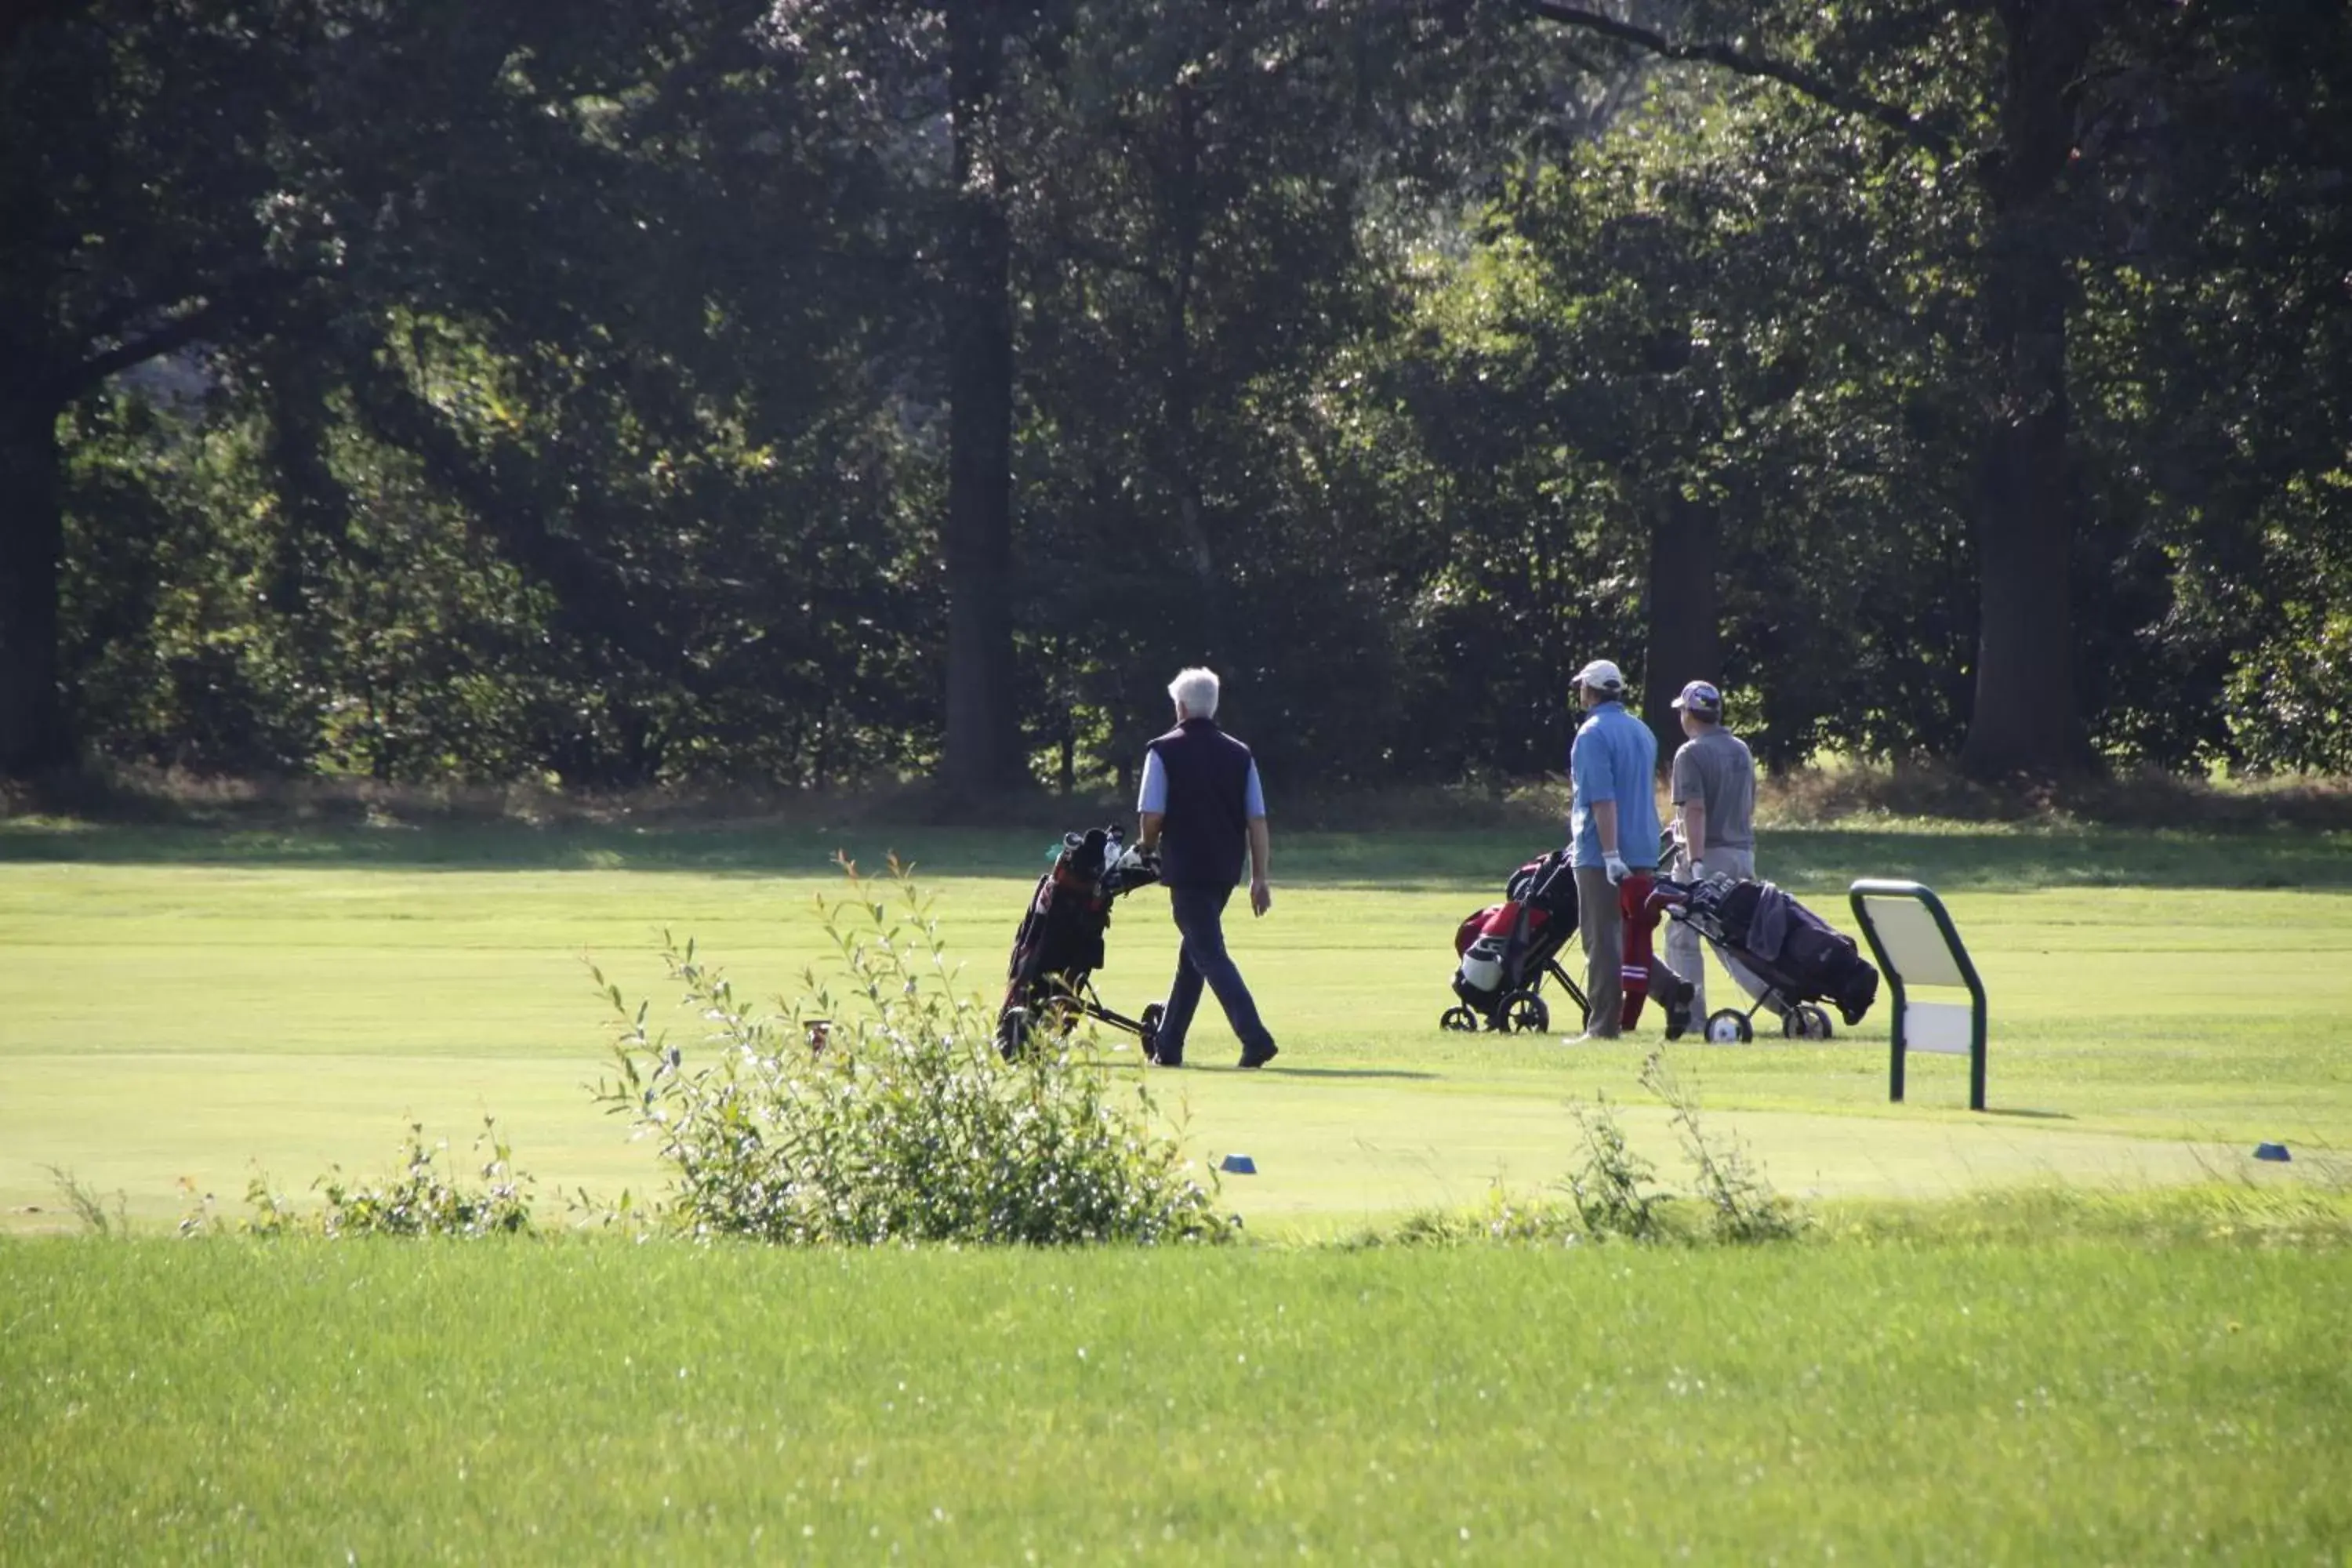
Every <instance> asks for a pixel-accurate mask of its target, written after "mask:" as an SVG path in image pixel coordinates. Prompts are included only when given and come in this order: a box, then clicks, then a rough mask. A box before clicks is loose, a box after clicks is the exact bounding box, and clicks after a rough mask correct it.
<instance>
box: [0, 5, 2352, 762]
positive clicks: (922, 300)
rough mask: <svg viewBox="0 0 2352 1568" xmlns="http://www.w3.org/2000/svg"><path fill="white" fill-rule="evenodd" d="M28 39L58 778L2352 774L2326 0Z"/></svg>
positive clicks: (32, 646)
mask: <svg viewBox="0 0 2352 1568" xmlns="http://www.w3.org/2000/svg"><path fill="white" fill-rule="evenodd" d="M0 17H5V20H0V776H5V777H8V778H15V779H18V780H30V779H39V778H46V777H54V776H58V775H59V774H68V775H70V774H73V773H79V772H88V771H90V770H93V769H103V768H105V767H107V766H110V765H120V764H145V765H153V766H163V767H169V768H176V769H182V770H188V771H192V772H194V773H221V774H229V775H240V776H247V777H271V776H288V775H291V776H303V775H314V774H328V775H357V776H360V777H363V778H371V779H376V780H383V781H388V782H395V783H436V782H442V783H483V782H497V781H517V780H520V781H530V782H532V783H534V784H553V785H559V786H562V787H566V788H574V787H576V788H582V789H629V788H639V787H646V786H664V785H684V784H759V785H762V786H768V787H782V788H822V789H834V788H841V787H847V786H854V785H858V784H869V783H873V782H875V781H878V780H884V779H909V778H937V779H939V780H940V781H942V782H943V783H945V784H947V785H948V786H950V788H952V789H954V790H956V791H959V792H967V793H968V792H990V791H995V790H1000V789H1004V788H1008V787H1014V786H1018V785H1021V784H1024V783H1027V784H1044V785H1046V786H1049V787H1058V788H1061V789H1065V790H1068V789H1075V788H1091V787H1096V786H1098V785H1100V784H1105V783H1107V782H1109V781H1112V780H1115V779H1116V780H1122V781H1123V780H1124V779H1125V777H1126V776H1127V772H1126V771H1127V770H1128V769H1129V768H1130V767H1131V766H1132V765H1133V763H1134V761H1135V758H1136V755H1137V753H1138V752H1139V747H1140V746H1141V744H1142V742H1143V741H1144V740H1145V739H1147V738H1148V737H1149V736H1150V735H1151V734H1153V733H1155V732H1157V731H1158V730H1159V729H1160V728H1161V727H1162V726H1164V723H1165V721H1166V703H1165V699H1164V696H1163V695H1162V688H1163V686H1164V684H1165V682H1166V680H1167V679H1168V677H1169V675H1170V674H1171V673H1172V672H1173V670H1174V669H1175V668H1177V667H1178V666H1179V665H1180V664H1182V663H1187V662H1192V661H1197V660H1206V661H1208V662H1210V663H1212V664H1213V665H1214V666H1216V667H1217V668H1219V669H1220V670H1222V671H1223V673H1224V674H1225V676H1226V678H1227V682H1228V691H1229V698H1228V712H1227V717H1228V719H1229V721H1230V722H1231V724H1232V725H1233V727H1234V729H1235V730H1236V731H1239V732H1241V733H1243V734H1244V735H1245V736H1246V737H1247V738H1248V739H1249V740H1250V741H1251V742H1252V743H1253V744H1254V746H1255V747H1256V749H1257V750H1258V752H1259V753H1260V754H1261V756H1262V757H1264V758H1265V759H1266V765H1267V768H1268V771H1269V776H1270V777H1276V776H1288V777H1292V778H1297V777H1303V776H1311V777H1312V778H1314V779H1316V780H1318V781H1319V782H1320V783H1322V784H1328V785H1331V786H1349V785H1364V784H1426V783H1445V782H1453V781H1459V780H1464V779H1473V780H1475V779H1481V778H1508V777H1521V776H1526V775H1529V774H1533V773H1540V772H1542V771H1544V770H1547V769H1557V768H1558V767H1559V766H1560V765H1561V763H1562V759H1563V757H1564V748H1565V746H1566V742H1567V738H1568V734H1569V715H1568V709H1567V702H1566V694H1565V686H1566V680H1567V678H1568V676H1569V675H1570V673H1571V672H1572V671H1573V670H1574V669H1575V668H1577V667H1578V666H1579V665H1580V664H1581V663H1583V662H1584V661H1585V660H1586V659H1588V658H1593V657H1596V656H1608V657H1613V658H1617V659H1619V660H1620V662H1622V663H1623V664H1624V665H1625V666H1626V667H1627V668H1628V671H1629V673H1630V674H1632V675H1633V676H1634V678H1635V679H1638V680H1641V681H1642V682H1643V685H1644V688H1645V695H1646V698H1647V701H1648V704H1649V709H1650V713H1651V716H1652V717H1653V719H1654V721H1661V722H1663V721H1664V720H1665V719H1666V718H1667V717H1668V715H1667V714H1666V712H1665V710H1664V707H1663V704H1664V700H1665V698H1667V697H1668V696H1671V694H1672V693H1673V691H1674V690H1675V689H1677V688H1678V687H1679V686H1680V684H1681V682H1682V681H1683V680H1685V679H1688V678H1690V677H1692V676H1696V675H1712V676H1714V677H1716V678H1717V679H1720V680H1721V681H1722V682H1723V683H1724V684H1725V685H1726V687H1727V689H1728V691H1729V693H1730V696H1731V701H1732V709H1733V718H1734V720H1735V721H1737V722H1738V724H1739V725H1740V727H1741V728H1742V730H1743V731H1745V732H1746V733H1747V734H1748V736H1749V738H1750V739H1751V741H1752V742H1754V743H1755V745H1756V746H1757V749H1758V751H1759V754H1760V755H1762V756H1764V757H1765V758H1766V759H1767V760H1768V761H1769V762H1770V763H1775V764H1780V765H1784V766H1785V765H1789V764H1793V763H1801V762H1803V761H1805V760H1807V759H1809V758H1811V757H1814V756H1816V755H1818V754H1821V753H1822V752H1838V753H1841V754H1845V755H1852V756H1860V757H1865V758H1882V759H1883V758H1890V757H1891V758H1905V759H1909V758H1942V759H1950V760H1953V761H1955V762H1957V763H1958V764H1959V765H1960V766H1961V767H1962V768H1964V769H1965V770H1966V771H1967V772H1968V773H1971V774H1974V775H1976V776H1978V777H1980V778H1988V779H2008V778H2014V777H2016V776H2019V775H2031V776H2036V777H2049V776H2055V775H2065V774H2070V773H2083V772H2084V771H2087V770H2098V769H2105V768H2112V767H2115V766H2116V765H2117V764H2133V765H2154V766H2157V767H2160V768H2164V769H2168V770H2175V771H2180V772H2201V771H2203V770H2207V769H2210V768H2211V767H2213V766H2215V765H2217V764H2227V765H2229V766H2231V768H2233V769H2236V770H2240V771H2255V772H2276V771H2282V770H2310V771H2316V772H2329V773H2345V772H2347V771H2352V724H2347V719H2352V711H2347V709H2352V697H2347V693H2348V692H2352V184H2347V175H2352V7H2347V6H2346V5H2343V4H2342V3H2341V0H2214V3H2210V4H2208V3H2204V0H1946V3H1942V4H1934V5H1922V4H1912V3H1907V0H1862V3H1845V0H1832V3H1828V4H1818V3H1816V4H1803V5H1797V4H1779V3H1768V4H1759V5H1721V4H1713V3H1710V0H1654V3H1643V0H1636V3H1633V4H1628V5H1616V6H1609V7H1602V6H1592V7H1586V6H1578V5H1559V4H1549V3H1539V0H1102V3H1093V0H945V3H940V4H933V5H913V4H901V3H899V0H766V3H763V4H750V5H747V4H740V3H736V0H660V3H654V0H570V3H566V4H561V5H557V4H548V3H530V4H510V5H480V4H478V3H473V0H248V3H246V4H241V5H230V4H226V3H220V0H163V3H160V4H132V3H131V0H29V3H27V0H12V3H11V4H10V5H8V7H7V8H6V9H5V12H0Z"/></svg>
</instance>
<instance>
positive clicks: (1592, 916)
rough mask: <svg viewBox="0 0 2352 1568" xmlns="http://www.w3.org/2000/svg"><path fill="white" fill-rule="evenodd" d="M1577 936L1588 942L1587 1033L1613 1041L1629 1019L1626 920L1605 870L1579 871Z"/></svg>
mask: <svg viewBox="0 0 2352 1568" xmlns="http://www.w3.org/2000/svg"><path fill="white" fill-rule="evenodd" d="M1576 934H1577V935H1578V936H1579V937H1580V938H1582V939H1583V942H1584V999H1585V1001H1586V1002H1588V1003H1589V1004H1591V1007H1592V1016H1591V1020H1590V1021H1589V1022H1588V1023H1587V1024H1586V1025H1585V1032H1586V1033H1587V1034H1590V1035H1592V1036H1595V1037H1598V1038H1601V1039H1604V1040H1613V1039H1615V1038H1616V1037H1617V1036H1618V1034H1619V1033H1620V1027H1619V1026H1620V1021H1621V1020H1622V1019H1623V1017H1624V1016H1625V917H1624V915H1623V913H1622V911H1621V910H1619V909H1618V907H1617V889H1615V888H1614V887H1612V885H1611V884H1610V881H1609V872H1608V870H1607V868H1604V867H1601V866H1579V867H1578V868H1576Z"/></svg>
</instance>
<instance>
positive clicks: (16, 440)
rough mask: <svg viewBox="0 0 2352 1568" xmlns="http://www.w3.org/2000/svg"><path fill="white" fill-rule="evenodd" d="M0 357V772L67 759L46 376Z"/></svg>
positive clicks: (56, 499)
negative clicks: (61, 678)
mask: <svg viewBox="0 0 2352 1568" xmlns="http://www.w3.org/2000/svg"><path fill="white" fill-rule="evenodd" d="M6 357H7V363H5V365H0V777H7V778H18V779H29V778H34V777H37V776H38V775H40V774H42V773H52V772H55V771H57V770H58V769H61V768H65V767H68V766H69V765H70V764H71V763H72V762H73V760H74V742H73V731H72V729H71V726H70V725H69V723H68V719H67V713H66V705H65V699H64V695H63V693H62V692H61V691H60V689H59V687H58V677H59V673H60V672H59V668H58V573H59V570H60V568H61V566H62V564H63V562H64V559H65V517H64V513H63V511H62V510H60V507H61V503H62V500H63V498H62V497H61V496H60V495H59V493H58V464H59V455H58V416H60V415H61V414H63V413H64V409H63V407H62V406H61V404H60V400H59V399H58V398H57V397H56V396H55V395H53V394H52V393H51V392H50V390H49V387H50V385H51V378H49V377H47V376H44V375H41V374H37V370H36V368H35V367H33V366H31V365H29V364H27V363H26V361H25V359H24V358H22V357H20V356H18V355H14V354H11V355H8V356H6Z"/></svg>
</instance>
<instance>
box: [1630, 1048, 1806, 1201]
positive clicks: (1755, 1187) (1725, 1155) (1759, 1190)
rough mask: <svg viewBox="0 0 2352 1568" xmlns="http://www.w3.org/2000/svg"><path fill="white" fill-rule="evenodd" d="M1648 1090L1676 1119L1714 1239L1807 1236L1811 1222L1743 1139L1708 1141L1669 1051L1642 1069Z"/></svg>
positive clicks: (1694, 1100)
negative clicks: (1780, 1189) (1776, 1188)
mask: <svg viewBox="0 0 2352 1568" xmlns="http://www.w3.org/2000/svg"><path fill="white" fill-rule="evenodd" d="M1642 1087H1643V1088H1644V1089H1648V1090H1649V1091H1650V1092H1651V1093H1652V1094H1654V1095H1656V1096H1657V1097H1658V1098H1659V1099H1660V1100H1663V1101H1664V1102H1665V1105H1666V1107H1667V1109H1668V1110H1670V1111H1671V1112H1672V1113H1673V1118H1674V1125H1675V1134H1676V1136H1677V1137H1678V1138H1679V1139H1680V1141H1681V1142H1682V1148H1683V1154H1684V1156H1685V1158H1686V1159H1688V1160H1689V1162H1690V1166H1691V1174H1692V1183H1691V1185H1692V1194H1693V1196H1695V1197H1696V1199H1697V1200H1698V1203H1699V1205H1700V1208H1701V1210H1702V1212H1704V1213H1705V1214H1706V1225H1707V1231H1708V1234H1709V1235H1711V1236H1712V1237H1714V1238H1715V1239H1716V1240H1717V1241H1725V1242H1732V1243H1738V1244H1745V1243H1750V1242H1762V1241H1787V1240H1790V1239H1791V1238H1793V1237H1798V1236H1801V1235H1802V1234H1803V1233H1804V1231H1805V1229H1806V1227H1807V1226H1810V1225H1811V1218H1810V1217H1809V1216H1808V1215H1806V1214H1805V1212H1804V1211H1803V1210H1802V1209H1801V1208H1799V1207H1797V1206H1796V1205H1793V1204H1791V1203H1790V1202H1789V1201H1788V1200H1787V1199H1785V1198H1783V1197H1781V1196H1780V1195H1779V1194H1776V1193H1775V1192H1773V1190H1772V1184H1771V1183H1770V1181H1769V1180H1768V1179H1767V1178H1766V1177H1765V1174H1764V1172H1763V1170H1762V1169H1761V1167H1759V1166H1758V1165H1757V1164H1756V1163H1754V1162H1753V1161H1752V1160H1750V1159H1749V1157H1748V1150H1747V1146H1746V1145H1745V1144H1744V1143H1742V1142H1740V1141H1739V1140H1738V1139H1737V1138H1734V1139H1732V1140H1730V1141H1729V1142H1724V1141H1722V1140H1719V1139H1713V1138H1710V1137H1708V1135H1707V1134H1706V1131H1705V1129H1703V1128H1702V1127H1701V1126H1700V1125H1699V1107H1698V1092H1697V1090H1696V1089H1694V1088H1692V1087H1690V1086H1688V1085H1685V1083H1684V1082H1683V1081H1682V1079H1681V1076H1680V1075H1679V1074H1677V1073H1676V1072H1675V1069H1674V1068H1673V1067H1672V1066H1671V1065H1669V1064H1668V1062H1667V1061H1666V1056H1665V1053H1664V1051H1653V1052H1652V1053H1651V1054H1650V1056H1649V1057H1648V1058H1647V1059H1646V1060H1644V1061H1643V1063H1642Z"/></svg>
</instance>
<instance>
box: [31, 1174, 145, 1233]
mask: <svg viewBox="0 0 2352 1568" xmlns="http://www.w3.org/2000/svg"><path fill="white" fill-rule="evenodd" d="M47 1171H48V1173H49V1176H50V1179H51V1180H53V1181H54V1182H56V1184H57V1187H58V1193H59V1194H62V1195H63V1196H64V1198H65V1200H66V1206H67V1207H68V1208H69V1209H71V1210H72V1211H73V1215H74V1218H75V1219H77V1220H79V1221H80V1222H81V1228H82V1234H84V1235H85V1236H111V1237H125V1236H129V1235H130V1234H131V1208H130V1205H131V1198H130V1195H129V1194H125V1193H120V1192H118V1193H116V1194H114V1207H113V1208H112V1209H111V1210H110V1209H108V1207H107V1206H106V1197H105V1194H102V1193H100V1192H99V1191H98V1190H97V1189H96V1188H94V1187H92V1186H90V1185H89V1184H87V1183H85V1182H84V1181H82V1180H81V1179H80V1178H79V1177H78V1176H76V1175H75V1174H74V1173H72V1172H71V1171H68V1170H65V1169H63V1168H62V1167H60V1166H57V1165H50V1166H48V1167H47Z"/></svg>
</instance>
